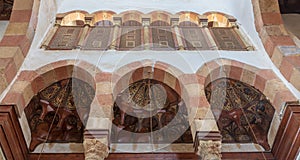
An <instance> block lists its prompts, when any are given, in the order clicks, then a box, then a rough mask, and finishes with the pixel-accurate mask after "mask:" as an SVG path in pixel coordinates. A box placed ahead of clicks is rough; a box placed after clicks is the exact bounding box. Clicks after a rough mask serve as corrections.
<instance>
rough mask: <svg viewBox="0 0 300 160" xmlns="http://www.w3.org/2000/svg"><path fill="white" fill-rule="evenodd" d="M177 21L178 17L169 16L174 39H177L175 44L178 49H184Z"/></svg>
mask: <svg viewBox="0 0 300 160" xmlns="http://www.w3.org/2000/svg"><path fill="white" fill-rule="evenodd" d="M178 23H179V18H171V25H172V27H173V29H174V32H175V36H176V40H177V45H178V50H184V45H183V42H182V39H181V34H180V31H179V27H178V25H179V24H178Z"/></svg>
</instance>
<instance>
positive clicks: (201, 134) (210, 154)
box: [194, 131, 222, 160]
mask: <svg viewBox="0 0 300 160" xmlns="http://www.w3.org/2000/svg"><path fill="white" fill-rule="evenodd" d="M221 141H222V136H221V134H220V132H218V131H211V132H209V131H197V132H196V137H195V143H194V147H195V152H196V154H197V155H199V156H200V158H201V160H220V159H221V156H222V155H221V145H222V142H221Z"/></svg>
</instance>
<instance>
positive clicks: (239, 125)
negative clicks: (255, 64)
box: [205, 78, 275, 150]
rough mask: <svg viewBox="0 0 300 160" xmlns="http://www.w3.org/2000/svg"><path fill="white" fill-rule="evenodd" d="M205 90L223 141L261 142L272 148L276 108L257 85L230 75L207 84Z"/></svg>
mask: <svg viewBox="0 0 300 160" xmlns="http://www.w3.org/2000/svg"><path fill="white" fill-rule="evenodd" d="M205 93H206V97H207V99H208V101H209V102H210V105H211V109H212V112H213V114H214V116H215V119H216V120H217V124H218V127H219V129H220V131H221V134H222V136H223V139H222V140H223V143H251V142H253V143H257V144H260V145H261V146H262V147H263V148H264V149H265V150H270V145H269V144H268V139H267V137H268V131H269V128H270V124H271V121H272V119H273V115H274V111H275V109H274V107H273V106H272V105H271V104H270V102H269V101H268V100H267V98H266V97H265V96H264V95H263V94H262V93H261V92H260V91H258V90H257V89H255V88H254V87H252V86H250V85H247V84H245V83H243V82H240V81H236V80H233V79H229V78H221V79H218V80H215V81H213V82H211V83H210V84H208V85H207V87H206V88H205Z"/></svg>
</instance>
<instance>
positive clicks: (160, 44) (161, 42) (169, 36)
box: [151, 26, 176, 50]
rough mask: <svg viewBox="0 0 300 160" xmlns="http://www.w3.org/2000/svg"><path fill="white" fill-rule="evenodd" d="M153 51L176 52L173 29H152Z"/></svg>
mask: <svg viewBox="0 0 300 160" xmlns="http://www.w3.org/2000/svg"><path fill="white" fill-rule="evenodd" d="M151 33H152V44H153V45H152V47H151V49H153V50H176V47H175V43H174V37H173V36H174V35H173V33H172V29H171V27H165V26H159V27H156V26H155V27H151Z"/></svg>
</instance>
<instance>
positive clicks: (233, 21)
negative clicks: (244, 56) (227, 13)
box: [228, 18, 254, 51]
mask: <svg viewBox="0 0 300 160" xmlns="http://www.w3.org/2000/svg"><path fill="white" fill-rule="evenodd" d="M228 21H229V23H230V25H231V26H232V27H233V29H234V31H235V33H237V34H238V36H239V37H240V39H241V40H242V42H243V43H244V45H245V46H246V49H247V50H248V51H254V46H253V45H251V43H250V40H249V38H248V36H247V35H246V34H245V33H244V32H242V31H241V30H240V29H239V26H238V24H237V23H236V19H235V18H229V19H228Z"/></svg>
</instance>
